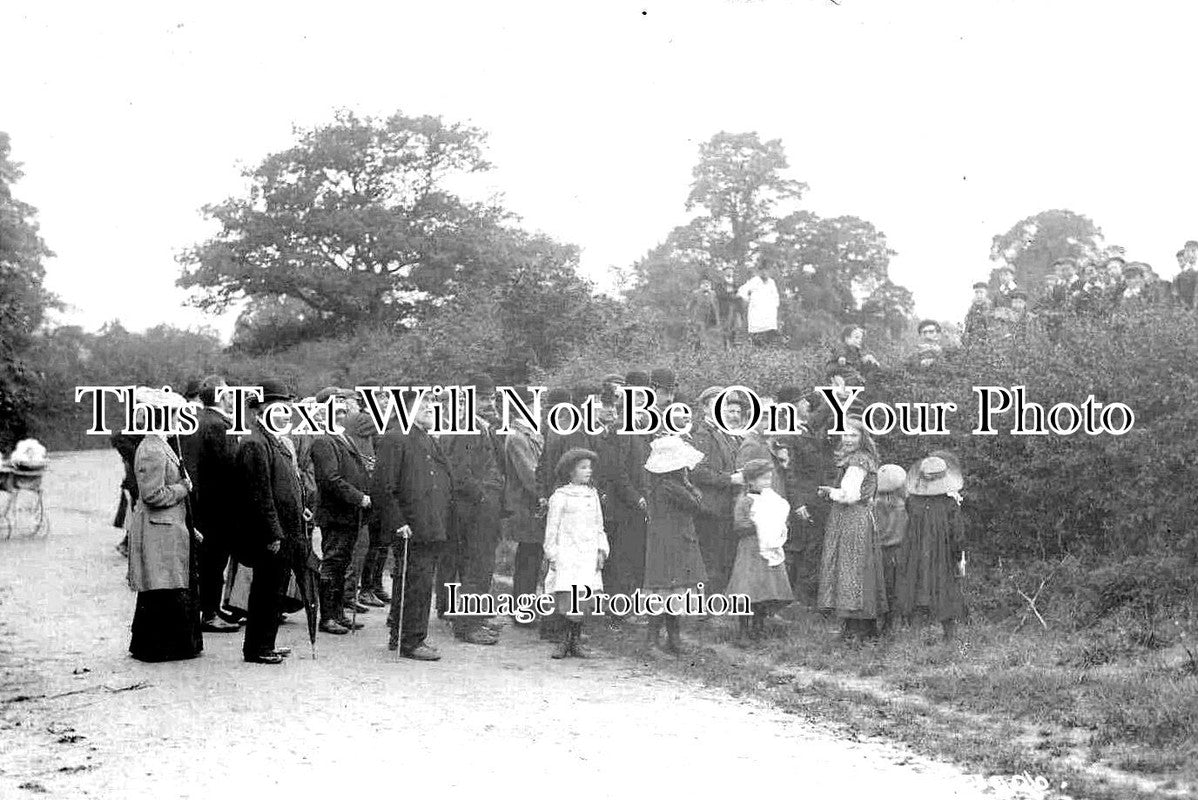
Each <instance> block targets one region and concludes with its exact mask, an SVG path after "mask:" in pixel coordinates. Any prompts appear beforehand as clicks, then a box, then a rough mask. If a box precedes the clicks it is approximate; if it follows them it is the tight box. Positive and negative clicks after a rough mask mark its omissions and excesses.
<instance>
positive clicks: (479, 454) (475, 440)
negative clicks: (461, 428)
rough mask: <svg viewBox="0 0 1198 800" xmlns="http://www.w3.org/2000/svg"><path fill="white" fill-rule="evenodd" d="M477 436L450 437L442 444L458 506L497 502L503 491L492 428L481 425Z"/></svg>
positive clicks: (443, 440)
mask: <svg viewBox="0 0 1198 800" xmlns="http://www.w3.org/2000/svg"><path fill="white" fill-rule="evenodd" d="M479 428H480V430H479V433H478V434H477V435H470V434H463V435H459V436H446V437H445V438H444V439H442V440H441V442H442V443H443V444H444V447H443V448H442V449H443V450H444V452H445V459H446V460H447V461H448V462H449V468H450V471H451V472H452V473H453V498H454V502H455V503H469V504H470V505H478V504H479V503H482V502H483V500H497V499H498V498H499V495H500V494H501V493H502V491H503V478H502V471H501V469H500V467H499V465H498V464H497V463H495V443H494V442H493V435H492V433H491V431H490V427H489V426H487V425H485V424H483V423H480V424H479Z"/></svg>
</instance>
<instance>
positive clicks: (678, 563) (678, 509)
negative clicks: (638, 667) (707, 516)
mask: <svg viewBox="0 0 1198 800" xmlns="http://www.w3.org/2000/svg"><path fill="white" fill-rule="evenodd" d="M702 460H703V454H702V453H701V452H699V451H698V450H696V449H695V448H694V447H691V446H690V445H689V444H687V443H686V442H685V441H683V439H682V438H681V437H679V436H662V437H659V438H657V439H654V440H653V442H652V443H651V444H650V447H649V458H648V460H646V461H645V471H646V472H648V473H649V476H648V482H647V488H648V492H647V495H646V498H645V500H646V501H647V503H648V507H647V512H646V513H647V515H648V517H649V521H648V526H647V531H646V536H645V540H646V541H645V583H644V589H645V592H646V593H648V594H650V595H658V596H660V597H661V598H662V599H663V600H665V599H666V598H668V597H669V596H671V595H681V594H683V593H684V592H685V591H686V590H688V589H691V590H697V588H698V585H699V584H700V583H705V582H706V581H707V570H706V569H705V568H704V566H703V556H702V555H701V554H700V551H699V537H698V534H696V533H695V515H696V514H698V513H699V508H700V501H701V499H702V495H701V494H700V493H699V490H698V489H696V488H695V487H694V485H692V484H691V482H690V478H689V476H688V472H689V471H690V470H691V469H693V468H694V467H695V465H696V464H698V463H699V462H700V461H702ZM663 618H664V622H665V627H666V637H667V642H666V647H667V649H668V650H670V651H671V652H675V653H677V652H680V651H681V650H682V637H681V630H680V618H679V617H678V616H677V615H671V614H663V615H660V616H659V615H650V617H649V635H648V644H649V646H650V647H652V646H656V645H657V643H658V640H659V638H660V634H661V626H662V622H663Z"/></svg>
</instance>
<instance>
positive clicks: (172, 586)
mask: <svg viewBox="0 0 1198 800" xmlns="http://www.w3.org/2000/svg"><path fill="white" fill-rule="evenodd" d="M148 396H155V395H148ZM138 399H139V401H143V402H144V401H145V398H144V397H140V396H139V398H138ZM133 469H134V473H135V474H136V476H137V490H138V501H137V506H136V508H135V509H134V515H135V516H134V520H133V522H132V524H131V525H130V530H129V586H130V588H132V589H133V590H134V591H136V592H137V607H136V610H135V611H134V612H133V636H132V639H131V641H130V642H129V652H130V653H131V654H132V655H133V657H134V658H136V659H137V660H139V661H175V660H179V659H185V658H195V657H196V656H198V655H199V654H200V653H201V652H202V651H203V649H204V641H203V638H202V634H201V632H200V602H199V572H198V569H197V563H196V553H195V547H194V544H193V537H192V535H191V533H190V531H189V530H188V525H187V507H186V505H185V502H186V498H187V495H188V493H189V492H190V491H191V480H190V479H189V478H186V477H184V476H183V475H182V471H181V469H180V461H179V456H178V454H177V453H176V452H175V451H174V450H173V449H172V448H171V446H170V445H169V444H167V441H166V440H165V439H164V438H163V437H162V436H161V435H159V434H153V433H151V434H146V436H145V438H144V439H142V441H141V444H139V445H138V446H137V454H136V455H135V456H134V460H133Z"/></svg>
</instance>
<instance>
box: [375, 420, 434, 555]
mask: <svg viewBox="0 0 1198 800" xmlns="http://www.w3.org/2000/svg"><path fill="white" fill-rule="evenodd" d="M375 452H376V456H377V459H378V460H377V461H376V462H375V467H374V490H373V491H372V492H371V493H370V499H371V502H372V503H374V505H375V509H376V513H378V515H379V516H380V518H381V519H382V525H383V530H385V531H397V530H399V529H400V528H402V527H403V526H404V525H410V526H411V528H412V541H415V542H444V541H445V540H446V539H447V531H448V527H449V503H450V500H451V498H452V496H453V478H452V473H451V471H450V466H449V462H448V461H447V460H446V459H445V456H444V454H442V452H441V448H440V447H439V446H438V444H437V443H436V442H435V441H433V438H432V437H431V436H429V435H428V433H427V432H426V431H425V430H424V429H423V428H421V427H419V426H418V425H413V426H412V429H411V432H409V433H407V434H405V433H402V432H401V431H399V430H390V431H387V433H386V434H384V435H383V437H382V438H381V439H379V441H378V444H377V448H376V451H375Z"/></svg>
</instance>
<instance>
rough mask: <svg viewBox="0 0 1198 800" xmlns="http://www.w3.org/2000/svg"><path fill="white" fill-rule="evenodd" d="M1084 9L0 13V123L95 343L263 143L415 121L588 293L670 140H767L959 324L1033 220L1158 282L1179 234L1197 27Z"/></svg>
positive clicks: (636, 238) (816, 199)
mask: <svg viewBox="0 0 1198 800" xmlns="http://www.w3.org/2000/svg"><path fill="white" fill-rule="evenodd" d="M1190 7H1191V4H1188V3H1172V2H1169V3H1166V2H1138V3H1129V2H1118V3H1116V2H1105V1H1098V2H1096V1H1095V0H1089V1H1088V2H1074V1H1073V0H1069V1H1066V0H1059V1H1056V2H1054V1H1053V0H1007V1H1006V2H982V1H981V0H976V1H975V2H961V1H960V0H953V1H952V2H924V1H923V0H903V2H894V0H839V3H838V4H835V3H833V2H831V0H822V1H821V0H790V1H789V2H767V1H765V0H762V1H761V2H705V1H704V0H683V1H680V2H657V1H656V0H641V2H624V0H603V1H602V2H599V1H598V0H596V1H595V2H589V3H580V2H546V3H524V2H500V1H499V0H480V1H478V2H467V1H466V0H460V1H459V2H446V1H445V0H439V1H438V2H422V3H408V2H386V3H355V2H344V1H343V2H338V3H319V4H308V3H299V2H287V3H263V2H253V3H246V2H237V3H224V2H206V3H187V4H182V3H179V4H171V3H122V2H110V3H84V2H78V3H59V2H45V1H44V0H39V1H38V2H32V1H29V2H26V1H25V0H8V2H6V3H4V4H3V6H2V7H0V32H2V34H3V46H2V47H0V74H2V75H3V76H4V79H3V88H2V89H0V98H2V102H0V130H6V131H7V132H8V133H9V134H10V135H11V137H12V144H13V150H14V157H15V159H16V160H18V161H20V162H23V163H24V167H25V172H26V178H25V180H24V181H22V182H21V183H20V184H18V186H17V194H18V196H19V197H21V198H22V199H24V200H26V201H27V202H30V203H32V204H34V205H35V206H37V207H38V208H39V210H40V217H39V219H40V222H41V225H42V234H43V236H44V237H45V239H46V241H47V243H48V244H49V246H50V247H51V248H52V249H53V250H54V251H55V252H56V253H57V258H55V259H53V260H51V261H50V262H49V264H48V269H47V274H48V277H47V283H48V285H49V287H50V288H51V289H52V290H53V291H55V292H57V293H59V294H60V295H61V296H62V297H63V299H64V300H66V301H67V302H68V303H69V304H70V305H71V309H70V310H69V311H68V313H67V314H65V315H64V316H63V317H62V320H63V321H65V322H72V323H78V324H82V325H84V326H85V327H87V328H94V327H97V326H98V325H100V324H101V323H103V322H104V321H105V320H109V319H114V318H119V319H120V320H121V321H122V322H123V323H124V324H125V325H126V326H128V327H130V328H133V329H143V328H145V327H148V326H151V325H154V324H157V323H160V322H170V323H173V324H177V325H184V326H187V325H198V324H209V325H213V326H215V327H216V328H217V329H218V330H219V331H220V332H221V333H222V335H224V336H226V337H227V335H228V334H229V332H230V331H231V327H232V317H231V316H227V317H225V318H224V319H216V318H212V317H207V316H205V315H203V314H202V313H200V312H199V311H197V310H195V309H190V308H185V307H183V305H182V304H183V299H184V293H183V292H182V291H181V290H179V289H177V288H175V286H174V281H175V278H176V277H177V275H178V267H177V265H176V263H175V261H174V255H175V254H176V253H177V252H178V251H179V250H180V249H182V248H184V247H186V246H188V245H190V244H192V243H195V242H197V241H199V240H201V239H203V238H205V237H206V236H208V235H210V234H211V233H212V229H211V227H210V225H209V223H206V222H205V221H204V220H203V218H202V217H201V215H200V213H199V209H200V207H201V206H202V205H204V204H205V203H210V202H216V201H219V200H221V199H223V198H224V197H226V196H228V195H230V194H234V193H238V192H239V191H241V189H242V179H241V178H240V174H239V173H240V169H241V168H242V166H245V165H252V164H256V163H257V162H258V161H259V160H260V159H261V158H262V157H263V156H265V155H266V154H267V153H269V152H272V151H274V150H277V149H281V148H283V147H286V146H287V145H288V144H289V142H290V141H291V139H290V137H291V126H292V124H293V123H294V124H299V125H301V126H307V125H312V124H316V123H320V122H323V121H326V120H328V119H329V118H330V117H331V114H332V111H333V109H334V108H337V107H348V108H352V109H354V110H356V111H359V112H362V113H373V114H379V115H383V114H387V113H391V112H394V111H396V110H402V111H403V112H405V113H407V114H413V115H414V114H426V113H427V114H440V115H443V116H445V117H446V118H447V119H449V120H453V121H468V122H470V123H473V124H475V125H477V126H479V127H481V128H483V129H484V130H486V131H488V132H489V134H490V148H489V153H488V154H489V157H490V159H491V161H493V162H494V164H495V165H496V167H497V169H496V170H495V172H494V173H493V174H492V175H491V177H490V179H489V185H490V188H491V189H493V190H496V191H500V192H502V193H504V195H505V196H506V199H507V205H508V206H509V207H510V208H511V209H512V210H513V211H515V212H516V213H518V214H520V215H521V216H522V217H523V218H524V224H525V226H526V227H529V228H532V229H539V230H542V231H544V232H546V233H548V234H550V235H552V236H554V237H557V238H559V239H561V240H563V241H568V242H573V243H575V244H578V245H580V246H582V248H583V268H584V270H585V271H586V272H587V273H588V274H589V275H590V276H591V277H593V278H595V279H596V280H597V281H598V282H599V283H600V284H606V283H607V280H606V277H607V273H608V272H609V270H610V269H611V267H612V266H613V265H614V266H621V267H624V266H627V265H628V264H630V263H631V262H632V261H634V260H635V259H637V258H638V257H639V256H641V255H643V254H644V252H645V251H647V250H648V249H649V248H650V247H652V246H653V245H655V244H656V243H657V242H659V241H660V240H661V239H662V238H664V237H665V235H666V234H667V233H668V232H669V230H670V228H671V227H672V226H674V225H676V224H679V223H681V222H684V221H685V219H686V216H687V215H686V214H685V212H684V210H683V201H684V200H685V197H686V193H687V190H688V187H689V184H690V179H691V176H690V170H691V167H692V166H693V165H694V163H695V161H696V158H697V153H698V145H699V143H700V142H702V141H705V140H706V139H708V138H710V136H711V135H712V134H713V133H715V132H717V131H719V130H728V131H737V132H739V131H748V130H755V131H757V132H758V133H759V134H760V135H761V136H762V137H763V138H780V139H782V141H783V143H784V145H785V147H786V151H787V154H788V156H789V160H790V165H791V174H792V176H793V177H795V178H798V179H800V180H803V181H805V182H807V183H808V184H810V186H811V190H810V192H809V194H808V195H807V197H806V199H805V202H804V205H805V206H806V207H808V208H810V209H811V210H813V211H815V212H816V213H818V214H821V215H825V216H834V215H837V214H855V215H857V216H860V217H863V218H865V219H868V220H870V221H871V222H873V223H874V224H875V225H877V226H878V228H880V229H881V230H882V231H884V232H885V233H886V234H887V236H888V237H889V240H890V242H891V246H892V247H893V248H894V249H895V250H897V251H898V252H899V255H898V257H896V258H895V259H894V261H893V264H892V268H891V273H892V277H893V278H894V280H896V281H897V282H898V283H901V284H903V285H905V286H907V287H909V288H910V289H912V291H914V293H915V297H916V304H917V310H918V311H919V312H921V313H922V314H926V315H932V316H937V317H940V318H953V317H958V316H960V315H962V314H963V313H964V310H965V307H966V306H967V304H968V297H969V285H970V284H971V283H972V282H973V281H974V280H977V279H979V278H982V277H984V276H985V274H986V272H987V271H988V269H989V266H990V264H989V262H988V256H989V248H990V239H991V237H992V236H993V235H994V234H996V233H1001V232H1003V231H1005V230H1006V229H1007V228H1008V227H1010V226H1011V225H1012V224H1013V223H1015V222H1016V221H1018V220H1019V219H1021V218H1023V217H1025V216H1027V215H1029V214H1033V213H1035V212H1037V211H1042V210H1045V209H1050V208H1062V207H1063V208H1069V209H1072V210H1074V211H1077V212H1079V213H1083V214H1086V215H1088V216H1090V217H1091V218H1093V219H1094V220H1095V221H1096V222H1097V223H1098V224H1099V225H1100V226H1101V227H1102V229H1103V231H1104V233H1105V234H1106V239H1107V241H1108V242H1110V243H1114V244H1122V245H1124V246H1125V247H1126V248H1127V250H1128V255H1129V257H1131V258H1134V259H1138V260H1144V261H1148V262H1149V263H1151V264H1152V265H1153V267H1154V268H1155V269H1156V270H1157V272H1158V273H1160V274H1161V275H1163V276H1166V277H1167V276H1170V275H1172V274H1173V273H1174V272H1175V271H1176V262H1175V261H1174V258H1173V253H1174V252H1175V251H1176V250H1177V249H1178V248H1179V247H1180V246H1181V244H1182V243H1183V242H1184V241H1185V240H1186V239H1191V238H1198V192H1196V191H1195V189H1194V187H1195V186H1198V156H1196V152H1198V150H1196V145H1198V139H1196V136H1198V119H1196V118H1195V116H1196V115H1195V113H1194V111H1193V106H1194V100H1195V97H1198V92H1196V91H1195V90H1196V89H1198V85H1196V84H1198V48H1196V47H1195V45H1194V43H1193V42H1194V39H1195V36H1196V33H1198V32H1196V30H1195V22H1196V21H1198V10H1195V11H1191V10H1189V9H1190Z"/></svg>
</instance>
